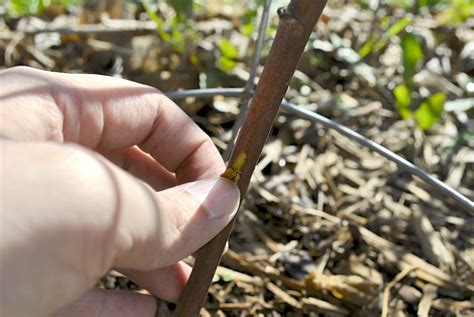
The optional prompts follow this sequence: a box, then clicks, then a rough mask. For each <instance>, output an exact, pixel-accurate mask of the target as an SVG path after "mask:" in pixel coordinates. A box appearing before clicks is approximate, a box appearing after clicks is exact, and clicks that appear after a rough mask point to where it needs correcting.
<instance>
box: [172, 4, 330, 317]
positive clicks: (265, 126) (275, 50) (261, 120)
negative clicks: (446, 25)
mask: <svg viewBox="0 0 474 317" xmlns="http://www.w3.org/2000/svg"><path fill="white" fill-rule="evenodd" d="M325 4H326V0H292V1H291V3H290V4H289V6H288V8H287V9H284V8H280V9H279V10H278V15H279V17H280V22H279V25H278V30H277V33H276V36H275V40H274V42H273V45H272V48H271V50H270V53H269V55H268V58H267V61H266V63H265V67H264V69H263V72H262V75H261V77H260V81H259V83H258V85H257V88H256V90H255V94H254V96H253V99H252V102H251V104H250V106H249V110H248V114H247V117H246V119H245V121H244V123H243V125H242V128H241V130H240V133H239V135H238V137H237V140H236V143H235V146H234V149H233V152H232V155H231V157H230V160H229V163H228V169H227V170H226V172H225V173H224V174H223V176H224V177H227V178H231V179H232V180H234V182H236V183H237V185H238V186H239V189H240V192H241V193H242V196H241V197H242V198H243V197H244V194H245V192H246V191H247V187H248V185H249V182H250V178H251V176H252V173H253V170H254V168H255V165H256V164H257V161H258V158H259V156H260V153H261V151H262V148H263V145H264V143H265V140H266V139H267V137H268V134H269V133H270V130H271V128H272V125H273V121H274V120H275V117H276V115H277V112H278V109H279V107H280V104H281V102H282V100H283V97H284V96H285V93H286V90H287V88H288V84H289V81H290V79H291V77H292V76H293V73H294V71H295V69H296V65H297V64H298V61H299V60H300V58H301V55H302V53H303V50H304V47H305V46H306V43H307V41H308V39H309V36H310V34H311V32H312V30H313V28H314V26H315V25H316V22H317V21H318V19H319V16H320V15H321V12H322V10H323V8H324V6H325ZM234 220H235V218H234ZM232 227H233V222H232V223H230V224H229V225H228V226H227V227H226V228H225V229H224V230H223V231H221V232H220V233H219V234H218V235H217V236H216V237H215V238H214V239H212V240H211V241H210V242H209V243H207V244H206V245H205V246H204V247H202V248H201V249H200V250H199V251H198V252H197V257H196V262H195V264H194V268H193V271H192V273H191V277H190V279H189V281H188V283H187V285H186V287H185V289H184V291H183V294H182V295H181V298H180V300H179V302H178V307H177V309H176V312H175V316H183V317H189V316H199V311H200V309H201V306H202V304H203V302H204V300H205V297H206V295H207V292H208V289H209V286H210V284H211V281H212V277H213V276H214V274H215V271H216V268H217V266H218V264H219V262H220V259H221V256H222V252H223V250H224V248H225V245H226V242H227V239H228V238H229V235H230V233H231V231H232Z"/></svg>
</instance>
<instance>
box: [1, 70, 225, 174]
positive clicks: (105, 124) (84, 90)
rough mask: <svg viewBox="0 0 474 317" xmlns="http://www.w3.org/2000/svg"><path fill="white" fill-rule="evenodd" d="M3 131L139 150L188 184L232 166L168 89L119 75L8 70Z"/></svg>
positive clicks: (5, 73)
mask: <svg viewBox="0 0 474 317" xmlns="http://www.w3.org/2000/svg"><path fill="white" fill-rule="evenodd" d="M0 86H2V92H1V93H0V99H2V101H3V103H4V105H2V109H1V111H2V115H5V116H4V117H6V118H7V117H8V118H13V119H14V118H18V117H22V118H23V119H22V120H6V119H5V120H2V122H1V123H2V126H3V125H5V126H4V127H3V128H1V129H2V130H1V131H0V133H1V134H3V135H6V136H7V137H11V138H15V139H18V138H23V139H27V140H38V139H40V140H55V141H57V140H65V141H70V142H75V143H80V144H82V145H85V146H87V147H89V148H93V149H119V148H126V147H129V146H133V145H140V147H141V148H142V149H143V150H144V151H145V152H147V153H150V154H151V155H152V156H153V157H154V158H155V159H156V160H157V161H159V162H160V164H162V165H163V166H164V167H165V168H166V169H168V170H169V171H170V172H175V173H176V176H177V179H178V181H179V182H180V183H183V182H188V181H191V180H195V179H200V178H207V177H213V176H217V175H219V174H220V173H221V172H222V171H223V170H224V163H223V161H222V159H221V157H220V155H219V153H218V151H217V149H216V148H215V146H214V145H213V143H212V141H211V139H210V138H209V137H208V136H207V135H206V134H205V133H204V132H203V131H202V130H201V129H199V127H198V126H197V125H196V124H195V123H194V122H193V121H192V120H191V119H190V118H189V117H188V116H187V115H186V114H185V113H184V112H183V111H182V110H181V109H179V107H178V106H176V104H174V103H173V102H172V101H171V100H169V99H168V98H167V97H165V96H164V95H163V94H162V93H161V92H160V91H158V90H156V89H154V88H152V87H148V86H144V85H140V84H137V83H133V82H130V81H126V80H123V79H119V78H113V77H105V76H98V75H83V74H60V73H52V72H45V71H40V70H34V69H30V68H26V67H22V68H13V69H9V70H6V71H3V72H0Z"/></svg>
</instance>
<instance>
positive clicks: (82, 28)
mask: <svg viewBox="0 0 474 317" xmlns="http://www.w3.org/2000/svg"><path fill="white" fill-rule="evenodd" d="M19 31H21V32H22V33H24V34H27V35H36V34H39V33H60V34H98V33H135V32H146V33H150V32H156V23H155V22H153V21H136V20H110V21H107V22H104V23H96V24H79V25H74V26H55V25H46V26H45V27H43V28H36V27H31V26H26V27H25V28H24V29H22V30H19Z"/></svg>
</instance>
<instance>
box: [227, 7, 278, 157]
mask: <svg viewBox="0 0 474 317" xmlns="http://www.w3.org/2000/svg"><path fill="white" fill-rule="evenodd" d="M271 3H272V1H271V0H265V3H264V4H263V12H262V18H261V19H260V25H259V26H258V35H257V43H256V44H255V52H254V54H253V58H252V64H251V66H250V75H249V79H248V80H247V82H246V83H245V87H244V92H243V94H242V100H241V102H240V113H239V115H238V116H237V119H235V122H234V125H233V127H232V134H231V137H230V141H229V144H228V146H227V149H226V150H225V151H224V155H223V156H224V159H225V160H227V159H228V158H229V156H230V153H231V150H232V148H233V145H234V143H235V139H236V138H237V134H238V132H239V129H240V127H241V126H242V123H243V121H244V119H245V116H246V115H247V110H248V103H249V101H250V98H251V97H252V94H253V88H254V85H255V77H256V76H257V67H258V65H259V64H260V54H261V52H262V47H263V40H264V39H265V30H266V29H267V24H268V16H269V11H270V5H271Z"/></svg>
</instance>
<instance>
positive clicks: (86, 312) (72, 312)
mask: <svg viewBox="0 0 474 317" xmlns="http://www.w3.org/2000/svg"><path fill="white" fill-rule="evenodd" d="M156 310H157V302H156V300H155V298H154V297H153V296H150V295H144V294H139V293H134V292H126V291H115V290H104V289H99V288H96V289H93V290H91V291H89V292H87V293H85V294H84V295H82V296H81V297H79V298H78V299H77V300H75V301H74V302H72V303H71V304H68V305H66V306H65V307H63V308H61V309H60V310H59V311H58V312H57V313H56V314H54V315H53V316H54V317H90V316H100V317H130V316H143V317H147V316H149V317H154V316H155V313H156Z"/></svg>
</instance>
